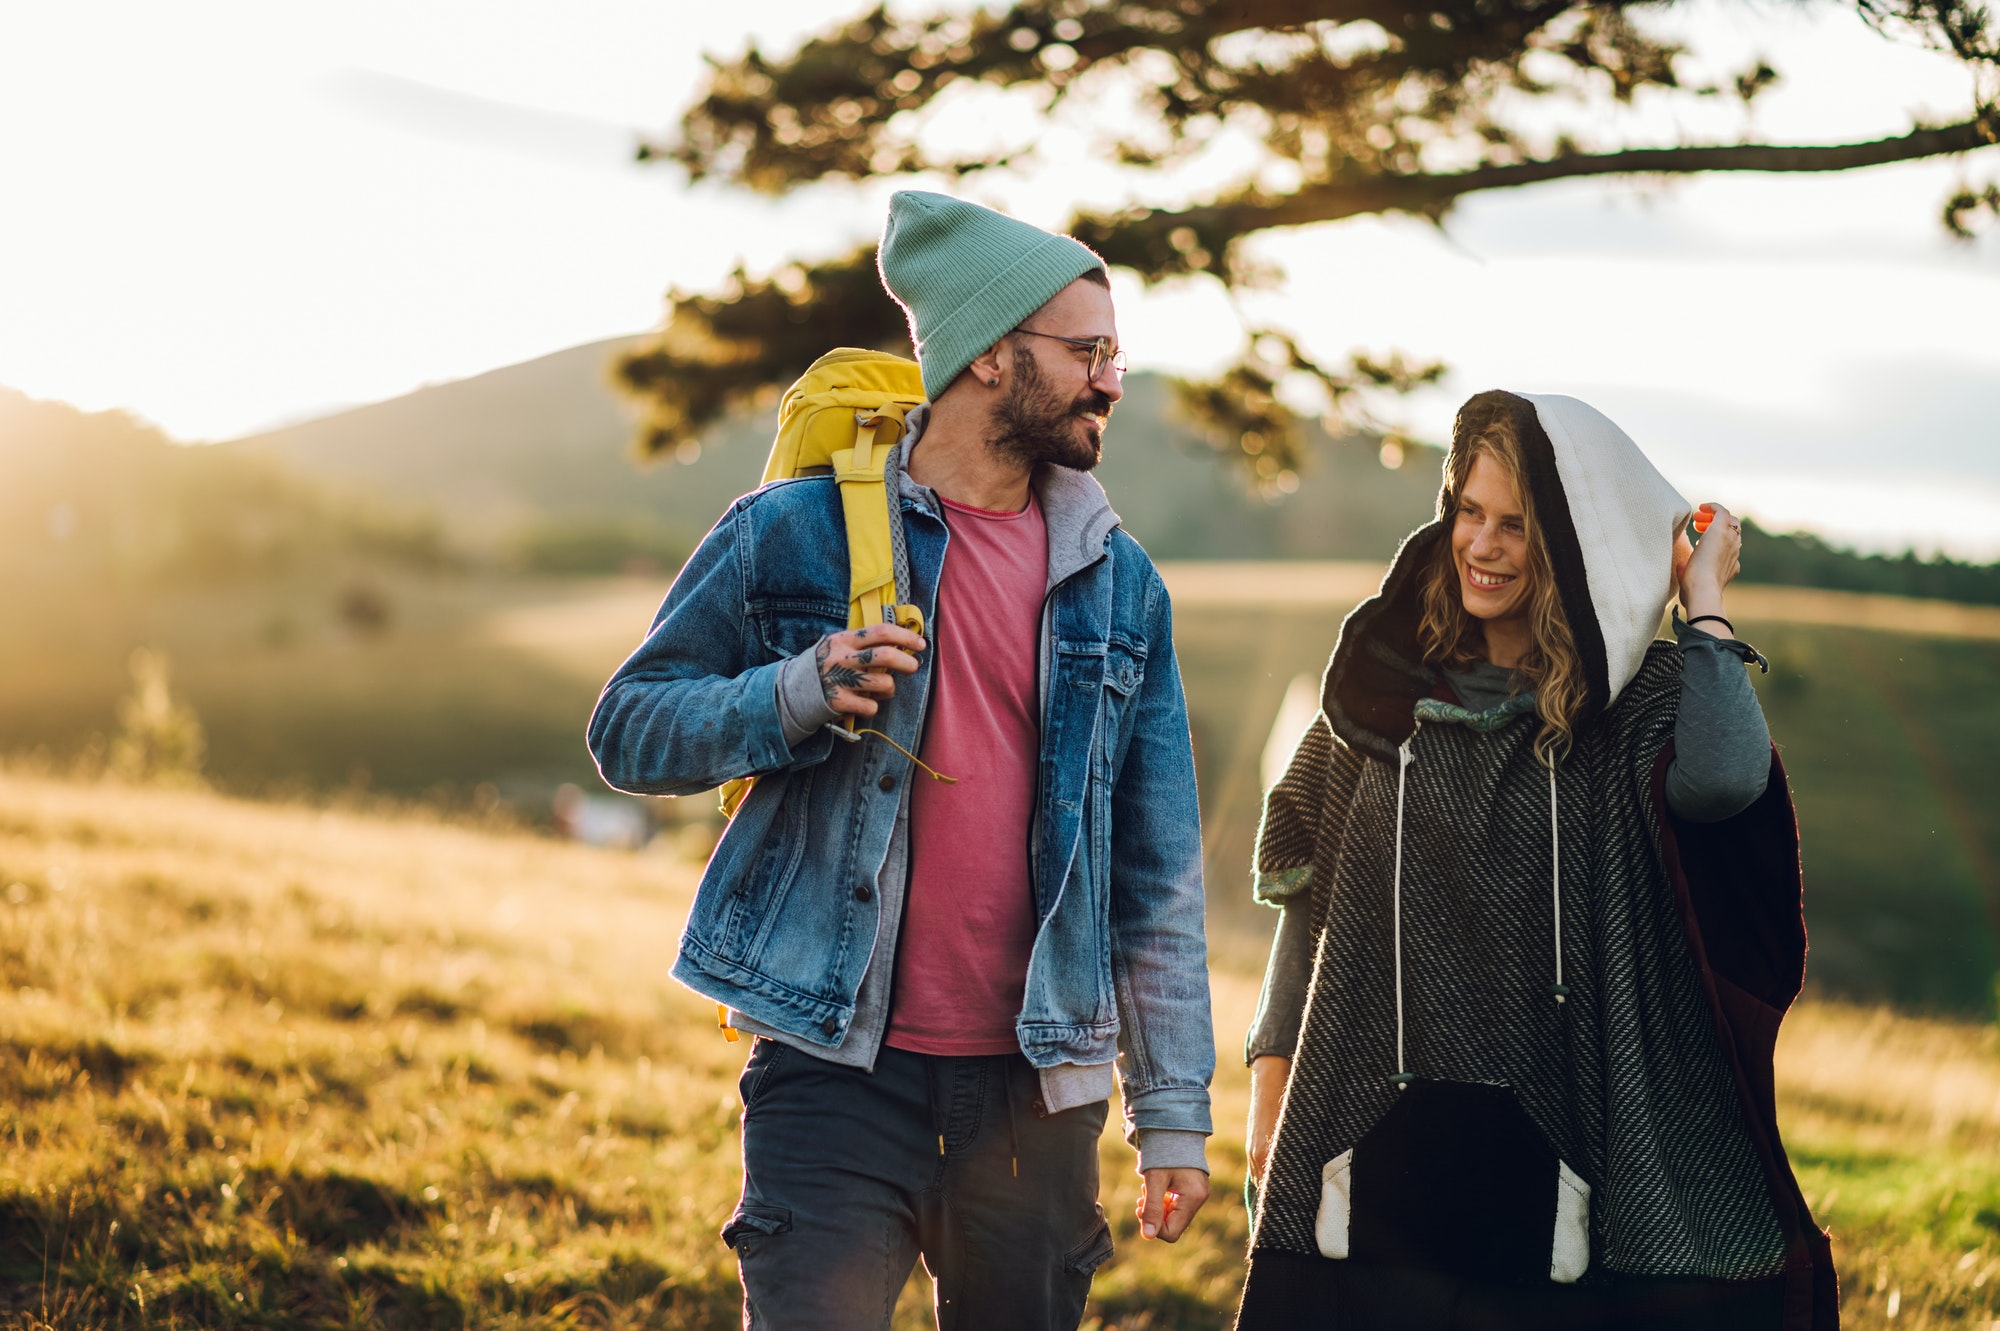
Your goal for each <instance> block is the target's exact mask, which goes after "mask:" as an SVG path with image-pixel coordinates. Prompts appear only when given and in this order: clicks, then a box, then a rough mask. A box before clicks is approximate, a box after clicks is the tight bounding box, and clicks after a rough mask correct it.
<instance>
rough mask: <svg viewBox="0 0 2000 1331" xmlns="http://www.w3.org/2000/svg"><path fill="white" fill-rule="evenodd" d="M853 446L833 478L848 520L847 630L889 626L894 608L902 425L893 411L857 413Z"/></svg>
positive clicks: (838, 455)
mask: <svg viewBox="0 0 2000 1331" xmlns="http://www.w3.org/2000/svg"><path fill="white" fill-rule="evenodd" d="M854 415H855V420H854V446H853V447H852V448H843V449H839V450H837V451H835V453H834V454H833V478H834V480H836V481H838V482H839V483H840V506H841V511H842V513H843V515H844V516H845V518H846V520H847V598H848V606H847V627H849V628H851V629H858V628H862V627H864V626H866V625H869V624H880V623H883V622H884V621H885V616H884V615H883V613H882V612H883V609H884V608H885V607H887V608H888V609H889V610H890V611H891V616H889V617H888V618H891V619H892V618H893V611H894V608H895V605H896V599H897V598H896V554H895V545H894V539H893V538H892V537H891V536H890V534H889V497H890V496H889V487H888V484H887V482H888V470H889V467H890V464H891V461H892V459H893V457H894V454H895V448H896V440H897V438H898V437H899V436H900V435H901V433H902V424H903V423H902V421H901V420H900V419H899V418H898V416H897V415H896V414H895V413H893V412H888V411H877V412H872V413H870V412H859V411H857V412H856V413H855V414H854Z"/></svg>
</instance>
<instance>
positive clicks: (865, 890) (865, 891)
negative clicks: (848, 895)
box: [854, 883, 875, 901]
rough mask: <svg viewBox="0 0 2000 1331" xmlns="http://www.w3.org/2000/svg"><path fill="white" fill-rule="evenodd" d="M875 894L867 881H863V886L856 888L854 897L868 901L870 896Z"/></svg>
mask: <svg viewBox="0 0 2000 1331" xmlns="http://www.w3.org/2000/svg"><path fill="white" fill-rule="evenodd" d="M874 895H875V893H874V892H873V891H871V890H870V889H869V886H868V884H866V883H863V884H862V885H861V886H859V887H857V888H855V889H854V899H855V900H856V901H866V900H868V898H870V897H872V896H874Z"/></svg>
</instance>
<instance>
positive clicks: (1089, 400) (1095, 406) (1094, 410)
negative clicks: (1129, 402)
mask: <svg viewBox="0 0 2000 1331" xmlns="http://www.w3.org/2000/svg"><path fill="white" fill-rule="evenodd" d="M1073 414H1074V415H1078V416H1102V417H1104V418H1105V419H1106V420H1107V421H1108V420H1110V419H1111V396H1110V394H1108V393H1105V392H1104V391H1103V390H1101V389H1095V388H1094V389H1092V390H1090V392H1088V393H1086V394H1084V395H1083V396H1082V397H1080V398H1078V399H1077V400H1076V409H1075V411H1074V413H1073Z"/></svg>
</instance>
